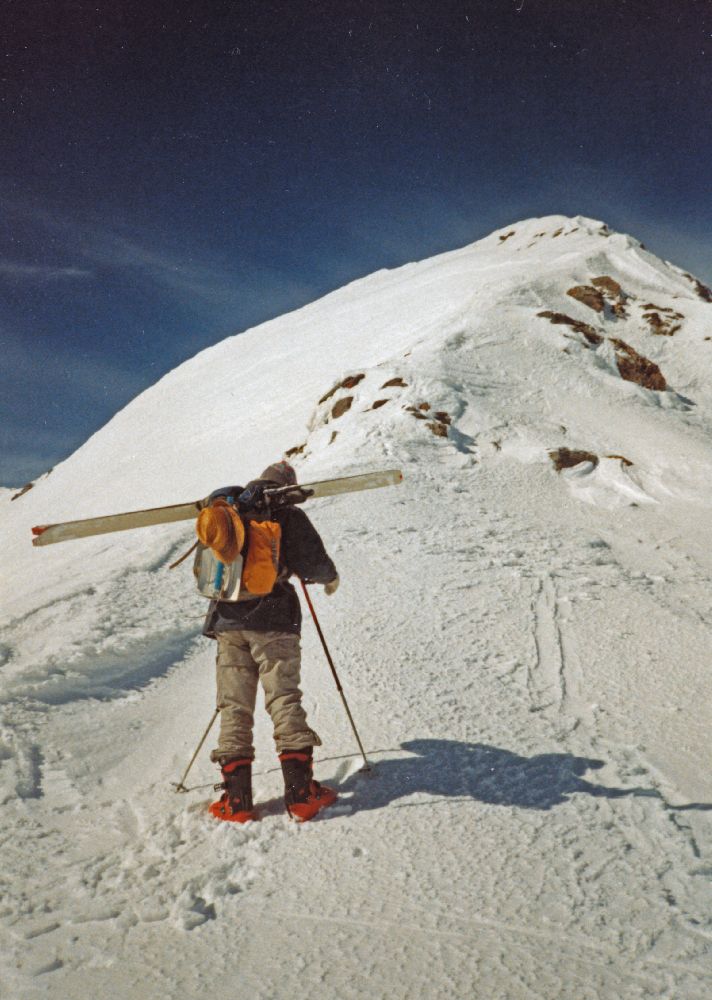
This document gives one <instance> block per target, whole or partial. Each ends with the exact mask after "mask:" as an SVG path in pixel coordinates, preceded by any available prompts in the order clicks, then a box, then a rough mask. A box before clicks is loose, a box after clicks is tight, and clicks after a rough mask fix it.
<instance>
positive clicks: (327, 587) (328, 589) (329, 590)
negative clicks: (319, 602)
mask: <svg viewBox="0 0 712 1000" xmlns="http://www.w3.org/2000/svg"><path fill="white" fill-rule="evenodd" d="M339 582H340V581H339V574H338V573H337V574H336V576H335V577H334V579H333V580H332V581H331V582H330V583H325V584H324V593H325V594H326V596H327V597H331V595H332V594H334V593H336V590H337V588H338V586H339Z"/></svg>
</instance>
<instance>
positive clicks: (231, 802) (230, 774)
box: [208, 760, 257, 823]
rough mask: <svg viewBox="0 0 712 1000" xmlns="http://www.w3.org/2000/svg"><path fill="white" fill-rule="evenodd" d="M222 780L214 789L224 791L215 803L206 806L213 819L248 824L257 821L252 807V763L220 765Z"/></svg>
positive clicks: (241, 761)
mask: <svg viewBox="0 0 712 1000" xmlns="http://www.w3.org/2000/svg"><path fill="white" fill-rule="evenodd" d="M221 771H222V776H223V780H222V782H221V783H220V784H218V785H216V786H215V788H216V790H217V789H220V788H224V789H225V791H224V792H223V794H222V795H221V796H220V798H219V799H218V801H217V802H213V803H212V804H211V805H210V806H208V812H209V813H210V815H211V816H214V817H215V819H222V820H227V821H229V822H230V823H248V822H249V821H250V820H256V819H257V813H256V812H255V810H254V808H253V805H252V761H251V760H231V761H227V762H225V763H221Z"/></svg>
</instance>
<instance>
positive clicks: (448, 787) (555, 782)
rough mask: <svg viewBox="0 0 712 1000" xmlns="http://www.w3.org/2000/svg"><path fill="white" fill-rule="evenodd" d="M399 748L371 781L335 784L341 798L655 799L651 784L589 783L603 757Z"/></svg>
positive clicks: (425, 745) (378, 804)
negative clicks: (616, 785) (403, 754)
mask: <svg viewBox="0 0 712 1000" xmlns="http://www.w3.org/2000/svg"><path fill="white" fill-rule="evenodd" d="M401 747H402V749H403V750H407V751H408V754H409V756H407V757H399V758H397V759H391V760H381V761H379V762H378V763H377V764H376V765H375V768H374V774H373V780H368V778H366V780H364V775H362V774H359V773H358V772H357V773H356V774H352V775H350V776H349V777H348V778H347V779H346V781H344V782H343V783H342V784H341V786H340V787H339V797H340V800H341V801H342V802H343V803H344V804H346V803H347V802H348V803H349V804H350V805H352V806H353V809H354V811H360V810H368V809H381V808H382V807H383V806H386V805H389V804H390V803H391V802H393V801H394V800H395V799H401V798H407V797H408V796H410V795H413V794H414V793H417V792H424V793H425V794H427V795H429V796H433V797H438V798H440V797H443V796H445V797H450V798H471V799H474V800H475V801H477V802H487V803H490V804H492V805H499V806H518V807H519V808H521V809H551V808H552V807H553V806H558V805H561V804H562V803H563V802H566V801H567V800H568V799H569V797H570V796H571V795H574V794H575V793H583V794H586V795H594V796H600V797H604V798H608V799H617V798H623V797H624V796H629V795H635V796H646V797H651V798H660V793H659V792H658V791H657V790H656V789H654V788H608V787H606V786H605V785H596V784H593V783H592V782H591V781H588V780H586V779H585V778H584V777H583V775H584V774H585V773H586V771H594V770H599V769H600V768H602V767H603V766H604V761H602V760H595V759H592V758H589V757H575V756H574V755H573V754H570V753H544V754H536V755H535V756H534V757H521V756H520V755H519V754H516V753H512V751H510V750H504V749H502V748H501V747H494V746H486V745H485V744H483V743H461V742H458V741H457V740H444V739H422V740H409V741H408V742H407V743H402V744H401ZM350 793H353V794H350ZM414 804H415V803H414ZM417 804H420V805H422V804H423V803H422V802H421V803H417ZM403 805H404V806H405V805H410V803H403Z"/></svg>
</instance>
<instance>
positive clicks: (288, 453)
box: [284, 441, 307, 458]
mask: <svg viewBox="0 0 712 1000" xmlns="http://www.w3.org/2000/svg"><path fill="white" fill-rule="evenodd" d="M306 446H307V443H306V441H305V442H304V444H297V445H295V446H294V447H293V448H288V449H287V450H286V451H285V453H284V454H285V455H286V456H287V458H291V457H292V455H301V453H302V452H303V451H304V449H305V448H306Z"/></svg>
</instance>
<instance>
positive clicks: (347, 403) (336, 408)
mask: <svg viewBox="0 0 712 1000" xmlns="http://www.w3.org/2000/svg"><path fill="white" fill-rule="evenodd" d="M353 401H354V397H353V396H344V398H343V399H339V400H337V401H336V402H335V403H334V405H333V407H332V410H331V415H332V417H333V418H334V420H336V419H337V418H338V417H342V416H343V415H344V413H346V411H347V410H350V409H351V404H352V403H353Z"/></svg>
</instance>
